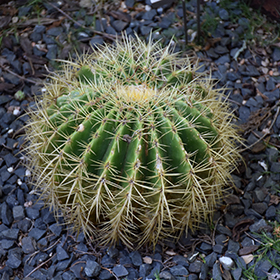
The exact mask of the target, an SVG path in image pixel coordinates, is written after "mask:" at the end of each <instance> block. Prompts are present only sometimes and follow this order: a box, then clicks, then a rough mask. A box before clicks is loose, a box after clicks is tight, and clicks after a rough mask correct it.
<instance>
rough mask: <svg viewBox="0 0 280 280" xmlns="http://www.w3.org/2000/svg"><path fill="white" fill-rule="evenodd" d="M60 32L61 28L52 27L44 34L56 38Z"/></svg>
mask: <svg viewBox="0 0 280 280" xmlns="http://www.w3.org/2000/svg"><path fill="white" fill-rule="evenodd" d="M62 32H63V28H62V27H61V26H59V27H53V28H50V29H48V30H47V32H46V33H47V35H50V36H54V37H57V36H59V35H60V34H61V33H62Z"/></svg>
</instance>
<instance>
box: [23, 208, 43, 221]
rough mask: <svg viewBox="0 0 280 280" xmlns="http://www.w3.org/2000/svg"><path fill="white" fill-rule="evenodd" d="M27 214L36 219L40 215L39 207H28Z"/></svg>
mask: <svg viewBox="0 0 280 280" xmlns="http://www.w3.org/2000/svg"><path fill="white" fill-rule="evenodd" d="M25 212H26V216H27V217H28V218H29V219H31V220H36V219H37V218H39V216H40V212H39V210H37V209H34V208H33V207H27V208H26V209H25Z"/></svg>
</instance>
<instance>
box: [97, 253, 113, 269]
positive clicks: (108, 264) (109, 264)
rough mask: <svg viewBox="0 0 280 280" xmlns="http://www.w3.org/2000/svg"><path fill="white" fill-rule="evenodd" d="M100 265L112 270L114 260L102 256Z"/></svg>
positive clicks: (107, 256)
mask: <svg viewBox="0 0 280 280" xmlns="http://www.w3.org/2000/svg"><path fill="white" fill-rule="evenodd" d="M101 264H102V266H104V267H106V268H112V267H114V265H115V264H116V260H115V259H112V258H111V257H110V256H109V255H104V257H103V258H102V259H101Z"/></svg>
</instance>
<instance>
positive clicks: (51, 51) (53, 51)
mask: <svg viewBox="0 0 280 280" xmlns="http://www.w3.org/2000/svg"><path fill="white" fill-rule="evenodd" d="M47 49H48V53H47V54H46V58H48V59H49V60H53V59H56V56H57V52H58V47H57V45H56V44H49V45H47Z"/></svg>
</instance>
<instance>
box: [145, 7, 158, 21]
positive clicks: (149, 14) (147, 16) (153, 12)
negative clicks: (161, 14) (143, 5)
mask: <svg viewBox="0 0 280 280" xmlns="http://www.w3.org/2000/svg"><path fill="white" fill-rule="evenodd" d="M156 14H157V12H156V10H154V9H152V10H150V11H147V12H145V13H144V15H143V16H142V19H144V20H153V18H154V17H155V16H156Z"/></svg>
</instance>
